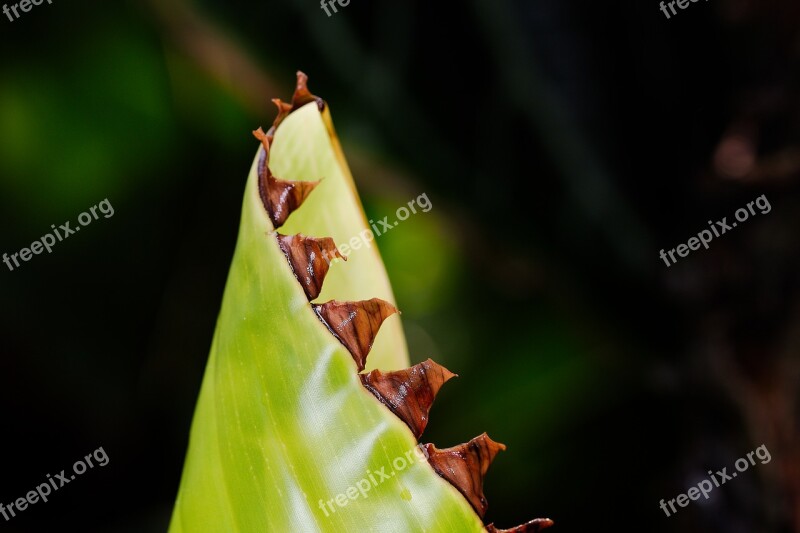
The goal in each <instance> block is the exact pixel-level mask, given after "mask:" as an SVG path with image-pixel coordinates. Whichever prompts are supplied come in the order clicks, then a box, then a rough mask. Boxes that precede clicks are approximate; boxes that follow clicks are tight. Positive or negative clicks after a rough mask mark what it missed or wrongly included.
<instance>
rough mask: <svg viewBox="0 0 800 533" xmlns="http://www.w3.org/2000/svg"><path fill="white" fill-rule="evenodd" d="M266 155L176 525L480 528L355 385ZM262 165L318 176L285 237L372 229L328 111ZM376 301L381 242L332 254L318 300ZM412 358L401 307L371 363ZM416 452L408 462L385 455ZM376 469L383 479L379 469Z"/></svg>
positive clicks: (287, 134)
mask: <svg viewBox="0 0 800 533" xmlns="http://www.w3.org/2000/svg"><path fill="white" fill-rule="evenodd" d="M258 161H259V157H258V156H257V157H256V160H255V161H254V163H253V166H252V168H251V170H250V175H249V178H248V180H247V186H246V189H245V197H244V202H243V208H242V218H241V226H240V229H239V237H238V242H237V246H236V251H235V253H234V258H233V262H232V265H231V270H230V274H229V277H228V282H227V285H226V288H225V294H224V297H223V302H222V309H221V311H220V315H219V319H218V323H217V329H216V331H215V335H214V340H213V342H212V346H211V354H210V357H209V361H208V366H207V369H206V373H205V377H204V379H203V384H202V388H201V391H200V397H199V400H198V404H197V409H196V412H195V417H194V421H193V425H192V431H191V437H190V443H189V451H188V455H187V458H186V463H185V466H184V472H183V478H182V481H181V485H180V489H179V492H178V498H177V501H176V504H175V510H174V513H173V517H172V522H171V524H170V532H171V533H198V532H200V533H204V532H229V533H243V532H248V533H249V532H258V533H263V532H264V531H279V532H289V531H303V532H306V531H333V532H339V531H362V530H366V531H398V532H408V531H430V532H437V531H447V532H454V531H458V532H469V531H481V530H482V529H483V525H482V522H481V520H480V518H479V517H478V516H477V514H476V513H475V511H474V510H473V509H472V507H471V506H470V504H469V503H468V502H467V500H466V499H465V498H464V497H463V496H462V495H461V493H460V492H459V491H458V490H457V489H456V488H455V487H453V486H452V485H450V484H449V483H448V482H447V481H445V480H444V479H443V478H442V477H440V476H439V475H437V473H436V472H435V471H434V469H433V468H432V467H431V465H430V464H428V463H427V462H426V461H425V460H424V459H418V458H417V456H416V455H411V456H409V452H410V451H412V450H414V449H415V448H416V447H417V441H416V439H415V437H414V435H413V434H412V433H411V431H410V430H409V428H408V427H407V426H406V425H405V424H404V423H403V422H402V421H401V420H400V419H399V418H397V416H395V415H394V414H393V413H392V412H391V411H390V410H389V408H388V407H387V406H385V405H384V404H382V403H381V401H380V400H379V399H378V398H376V396H375V395H373V394H372V393H371V392H370V391H368V390H367V389H366V388H365V387H364V386H362V383H361V379H360V378H359V376H358V374H357V368H356V363H355V361H354V360H353V357H352V356H351V354H350V352H348V350H347V349H346V348H345V347H344V346H343V345H342V343H340V342H339V341H338V340H337V339H336V337H334V336H333V335H332V334H331V331H329V330H328V328H327V327H326V326H325V325H324V324H323V322H322V321H321V320H320V319H319V318H318V316H317V315H316V313H315V312H314V310H313V309H312V306H311V304H310V303H309V301H308V298H307V296H306V293H305V292H304V290H303V287H302V285H301V284H300V283H299V282H298V280H297V279H296V278H295V276H294V274H293V272H292V268H291V267H290V265H289V262H288V261H287V256H286V255H284V253H283V251H282V250H281V247H280V246H279V244H278V239H277V238H276V234H275V230H276V228H274V227H273V224H272V222H271V220H270V218H269V216H268V214H267V212H266V211H265V208H264V205H263V203H262V201H261V198H260V196H259V189H258ZM269 165H270V168H271V170H272V172H273V174H274V175H275V176H277V177H279V178H281V179H285V180H319V179H321V182H320V183H319V185H318V186H317V187H316V188H315V189H314V191H313V192H311V193H310V194H309V196H308V198H307V199H306V201H305V203H303V205H302V206H301V207H300V208H299V209H298V210H296V211H295V212H294V213H293V214H292V215H291V216H289V218H288V220H287V221H286V223H285V224H284V225H283V226H282V227H281V228H280V233H281V234H283V235H293V234H296V233H302V234H304V235H308V236H312V237H320V238H321V237H332V238H333V240H334V242H335V243H337V244H339V245H341V244H343V243H346V242H348V241H349V240H350V239H351V238H353V237H355V236H357V235H358V234H359V233H360V232H361V231H364V230H366V229H367V227H368V222H367V220H366V219H365V216H364V213H363V210H362V208H361V204H360V201H359V199H358V196H357V194H356V191H355V186H354V184H353V180H352V177H351V175H350V172H349V170H348V168H347V165H346V163H345V160H344V157H343V155H342V153H341V150H340V148H339V144H338V141H337V139H336V136H335V134H334V132H333V128H332V125H331V121H330V116H329V114H328V109H327V106H325V109H324V110H323V111H322V112H320V110H319V107H318V105H317V103H315V102H311V103H308V104H306V105H304V106H302V107H301V108H299V109H297V110H295V111H294V112H292V113H291V114H290V115H289V116H288V117H286V118H285V119H284V120H283V121H282V122H281V123H280V126H279V127H278V128H277V131H276V132H275V137H274V142H273V144H272V150H271V153H270V159H269ZM374 297H378V298H382V299H384V300H387V301H389V302H394V299H393V295H392V292H391V288H390V286H389V282H388V279H387V276H386V272H385V269H384V267H383V264H382V263H381V260H380V257H379V255H378V252H377V249H376V248H375V247H374V246H372V247H369V248H361V249H359V250H355V251H353V253H351V254H350V256H349V257H348V261H347V262H343V261H335V262H334V263H332V264H331V268H330V271H329V272H328V275H327V278H326V279H325V282H324V284H323V286H322V292H321V293H320V295H319V297H318V298H317V299H315V300H314V302H315V303H322V302H327V301H329V300H341V301H348V300H368V299H371V298H374ZM407 366H408V356H407V353H406V344H405V340H404V337H403V333H402V328H401V324H400V320H399V317H398V316H397V315H393V316H391V317H389V318H388V319H386V321H385V322H384V324H383V326H382V328H381V330H380V333H379V334H378V335H377V337H376V339H375V342H374V345H373V347H372V350H371V352H370V353H369V358H368V359H367V370H371V369H373V368H380V369H381V370H384V371H388V370H396V369H400V368H403V367H407ZM409 457H412V458H414V459H412V461H413V462H411V464H410V465H408V466H405V467H404V468H402V469H400V468H395V467H393V466H392V462H393V461H395V459H397V458H406V459H409ZM397 464H400V463H399V462H397ZM382 469H383V470H382ZM381 470H382V471H383V472H385V473H386V474H390V477H389V478H388V479H384V478H382V477H379V476H376V475H374V474H375V473H376V472H379V471H381ZM370 475H372V476H371V477H370ZM364 479H374V480H376V481H377V480H380V481H379V482H378V483H375V484H373V483H372V482H370V489H369V490H368V491H365V492H364V493H363V494H361V493H359V494H358V496H357V497H355V498H354V499H351V498H347V503H346V504H345V505H343V506H340V505H336V504H334V505H333V508H334V509H335V512H331V507H327V508H326V509H325V510H323V508H322V507H324V506H325V503H322V506H321V505H320V502H328V501H330V500H332V499H334V498H336V496H337V495H339V494H346V493H347V491H348V489H350V488H351V487H356V485H357V483H358V482H359V481H361V480H364ZM363 486H364V484H362V487H363ZM352 492H353V491H352V490H351V491H350V494H352Z"/></svg>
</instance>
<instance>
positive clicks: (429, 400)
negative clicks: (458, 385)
mask: <svg viewBox="0 0 800 533" xmlns="http://www.w3.org/2000/svg"><path fill="white" fill-rule="evenodd" d="M455 376H456V374H453V373H452V372H450V371H449V370H447V369H446V368H445V367H443V366H442V365H440V364H438V363H437V362H435V361H433V360H432V359H428V360H427V361H424V362H422V363H419V364H418V365H414V366H412V367H411V368H406V369H404V370H397V371H395V372H386V373H383V372H381V371H380V370H373V371H372V372H370V373H369V374H362V375H361V376H360V377H361V382H362V383H363V384H364V386H365V387H366V388H367V390H368V391H370V392H371V393H372V394H374V395H375V396H377V398H378V399H379V400H380V401H381V402H383V403H384V404H385V405H386V406H387V407H388V408H389V409H391V411H392V412H393V413H394V414H396V415H397V416H398V417H400V419H401V420H402V421H403V422H405V423H406V424H407V425H408V427H409V428H411V431H412V432H413V433H414V436H415V437H416V438H417V439H419V437H420V436H421V435H422V432H423V431H425V426H427V425H428V413H429V412H430V410H431V406H432V405H433V401H434V400H435V399H436V394H437V393H438V392H439V389H440V388H441V387H442V385H444V383H445V382H447V381H448V380H450V378H453V377H455Z"/></svg>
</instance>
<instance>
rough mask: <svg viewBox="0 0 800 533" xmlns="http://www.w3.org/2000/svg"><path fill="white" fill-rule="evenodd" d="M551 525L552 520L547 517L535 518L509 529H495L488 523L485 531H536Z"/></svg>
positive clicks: (488, 532) (509, 532) (513, 532)
mask: <svg viewBox="0 0 800 533" xmlns="http://www.w3.org/2000/svg"><path fill="white" fill-rule="evenodd" d="M552 525H553V521H552V520H550V519H549V518H537V519H536V520H531V521H530V522H528V523H527V524H522V525H521V526H517V527H512V528H511V529H497V528H495V527H494V524H489V525H488V526H486V533H536V532H537V531H542V530H543V529H545V528H548V527H550V526H552Z"/></svg>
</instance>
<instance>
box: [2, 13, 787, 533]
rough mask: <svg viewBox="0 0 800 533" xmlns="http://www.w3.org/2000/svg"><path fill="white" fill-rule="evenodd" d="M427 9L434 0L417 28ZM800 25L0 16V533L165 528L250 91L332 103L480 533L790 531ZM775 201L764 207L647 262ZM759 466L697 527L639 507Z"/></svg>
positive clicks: (207, 335)
mask: <svg viewBox="0 0 800 533" xmlns="http://www.w3.org/2000/svg"><path fill="white" fill-rule="evenodd" d="M431 4H433V5H431ZM799 16H800V4H797V3H796V2H794V1H793V0H766V1H765V0H759V1H758V2H757V1H756V0H711V1H707V2H705V1H700V2H697V3H692V4H690V5H689V7H688V8H687V9H686V10H682V11H679V12H678V15H677V16H673V17H672V18H671V19H669V20H667V19H666V17H664V15H663V14H662V13H661V11H660V10H659V6H658V4H657V3H656V2H655V1H654V0H648V1H646V2H642V1H638V2H636V3H634V2H633V1H627V2H590V1H588V0H581V1H578V0H535V1H528V2H522V1H516V2H515V1H510V0H492V1H491V2H489V1H488V0H481V1H474V2H463V3H452V2H448V3H429V2H412V1H409V0H404V1H402V2H401V1H395V2H378V3H375V2H361V1H360V0H355V1H352V2H351V3H350V5H349V6H347V7H345V8H340V9H339V13H337V14H335V15H334V16H332V17H330V18H329V17H327V16H326V15H325V13H324V12H323V11H322V10H321V9H320V7H319V5H318V3H317V2H316V1H314V0H304V1H300V0H284V1H272V0H270V1H264V2H240V1H231V2H225V3H223V2H219V1H217V2H212V1H204V2H192V1H190V0H152V1H150V2H147V1H138V2H135V1H121V2H91V1H85V0H72V1H69V2H67V1H65V0H53V4H52V5H48V4H46V3H45V4H43V5H41V6H38V7H35V8H33V10H32V11H31V12H30V13H27V14H24V15H23V16H22V18H20V19H19V20H16V21H14V22H9V21H8V20H7V19H5V18H2V19H0V53H2V61H0V135H2V137H1V138H2V142H0V228H2V232H1V233H0V252H5V253H9V254H11V253H15V252H17V251H18V250H19V249H20V248H23V247H26V246H29V245H30V243H31V242H32V241H33V240H35V239H38V238H39V237H40V236H41V235H43V234H44V233H46V232H48V231H49V228H50V225H51V224H61V223H63V222H64V221H67V220H70V221H73V224H74V221H75V219H76V218H77V216H78V214H79V213H80V212H82V211H84V210H87V209H88V208H89V207H91V206H93V205H95V204H97V203H98V202H100V201H101V200H103V199H104V198H108V199H109V201H110V203H111V204H112V205H113V206H114V208H115V215H114V216H113V217H112V218H109V219H102V218H101V219H100V220H99V221H96V222H94V223H93V224H92V225H91V226H89V227H87V228H85V229H84V231H82V232H81V233H79V234H76V235H73V236H72V237H70V238H69V239H67V240H66V241H64V242H62V243H60V244H58V245H56V247H55V248H54V249H53V253H52V254H49V255H47V254H44V255H39V256H34V258H33V259H32V260H31V261H30V262H28V263H25V264H23V266H22V267H21V268H19V269H17V270H15V271H13V272H11V271H8V270H7V269H6V267H5V265H0V298H1V300H0V301H2V306H0V317H1V318H2V330H0V339H1V340H0V420H1V421H2V423H1V424H0V427H1V428H2V429H0V431H2V439H0V502H4V503H9V502H11V501H13V500H15V499H16V498H18V497H20V496H24V494H25V493H26V492H27V491H29V490H31V489H32V488H34V487H35V486H36V485H37V484H39V483H41V480H42V478H43V476H44V475H45V474H46V473H48V472H49V473H54V472H58V471H60V470H61V469H62V468H69V465H71V464H72V463H73V462H74V461H75V460H77V459H78V458H81V457H83V456H84V455H86V454H88V453H90V452H92V451H93V450H95V449H96V448H98V447H100V446H102V447H104V449H105V451H106V452H107V454H108V456H109V457H110V459H111V462H110V463H109V465H108V466H106V467H105V468H100V469H98V468H95V469H93V470H90V471H89V472H87V474H84V476H82V477H80V478H79V480H76V482H74V483H72V484H70V485H69V486H68V487H65V488H63V489H62V490H61V491H59V492H57V493H55V494H54V495H53V496H52V497H51V501H50V502H48V503H46V504H43V503H38V504H36V505H34V506H32V507H29V508H28V509H27V510H26V511H25V512H23V513H21V515H19V516H18V517H17V518H15V519H13V520H12V521H10V522H4V521H0V530H2V531H12V532H29V531H31V532H32V531H36V532H39V531H48V532H49V531H81V532H95V531H98V532H100V531H102V532H108V531H110V532H140V531H154V532H158V531H165V530H166V527H167V524H168V521H169V517H170V513H171V509H172V504H173V501H174V497H175V494H176V492H177V487H178V482H179V479H180V473H181V468H182V464H183V456H184V453H185V450H186V445H187V439H188V430H189V425H190V421H191V416H192V412H193V409H194V403H195V400H196V397H197V393H198V389H199V385H200V380H201V377H202V372H203V369H204V366H205V362H206V357H207V354H208V349H209V345H210V341H211V335H212V332H213V328H214V324H215V321H216V314H217V312H218V310H219V304H220V298H221V295H222V291H223V289H224V285H225V279H226V275H227V269H228V266H229V264H230V259H231V256H232V252H233V248H234V245H235V239H236V231H237V225H238V221H239V210H240V207H241V197H242V192H243V187H244V183H245V178H246V175H247V171H248V169H249V167H250V163H251V160H252V157H253V154H254V151H255V149H256V141H255V140H254V139H253V138H252V137H251V134H250V131H251V130H252V129H254V128H256V127H257V126H259V125H264V126H267V125H269V124H270V123H271V122H272V119H273V117H274V109H273V107H272V104H270V103H269V98H271V97H281V98H283V99H287V98H288V97H289V96H290V95H291V89H292V87H293V82H294V72H295V70H297V69H302V70H304V71H305V72H306V73H308V74H309V75H310V78H311V80H310V86H311V88H312V91H314V92H315V93H316V94H319V95H321V96H323V97H324V98H325V99H326V100H327V101H328V102H329V104H330V106H331V109H332V113H333V118H334V121H335V124H336V126H337V130H338V132H339V134H340V136H341V137H342V141H343V144H344V149H345V153H346V155H347V157H348V160H349V162H350V164H351V167H352V169H353V173H354V175H355V178H356V182H357V185H358V187H359V190H360V192H361V194H362V197H363V199H364V202H365V205H366V208H367V211H368V214H369V215H370V216H373V217H378V218H382V217H383V216H384V215H388V214H392V213H393V212H394V210H395V209H396V208H397V207H398V206H401V205H404V204H405V203H406V202H407V201H408V200H410V199H411V198H415V197H416V196H418V195H419V194H421V193H423V192H425V193H426V194H427V195H428V197H429V198H430V200H431V202H432V204H433V209H432V210H431V211H430V212H429V213H426V214H418V215H416V216H415V217H412V218H411V219H409V220H408V221H407V222H404V223H403V225H402V226H399V227H398V228H396V229H395V230H394V231H393V232H392V233H391V234H388V235H386V236H384V237H382V238H380V239H379V240H378V246H379V248H380V250H381V253H382V254H383V256H384V259H385V261H386V264H387V269H388V271H389V275H390V278H391V279H392V283H393V287H394V291H395V294H396V297H397V299H398V303H399V306H400V308H401V309H402V310H403V312H404V315H403V319H404V324H405V327H406V330H407V334H408V338H409V344H410V348H411V353H412V359H413V362H418V361H421V360H424V359H425V358H427V357H428V356H431V357H433V358H435V359H436V360H438V361H440V362H442V363H443V364H445V365H446V366H448V367H449V368H450V369H452V370H454V371H456V372H458V373H459V375H460V376H461V377H460V378H459V379H458V380H456V381H454V382H452V383H451V384H449V385H448V386H447V387H446V388H445V389H444V390H443V391H442V394H440V396H439V399H438V400H437V404H436V406H435V408H434V411H433V413H432V423H431V425H430V426H429V429H428V431H427V432H426V435H425V437H424V440H425V441H430V442H434V443H436V444H437V445H438V446H439V447H444V446H450V445H453V444H456V443H459V442H464V441H466V440H468V439H469V438H471V437H473V436H475V435H477V434H479V433H481V432H483V431H488V432H489V434H490V435H491V436H492V437H493V438H495V439H496V440H499V441H501V442H504V443H506V444H507V445H508V446H509V449H508V451H507V452H505V453H504V454H502V455H501V456H499V457H498V459H497V460H496V461H495V464H494V465H493V466H492V468H491V470H490V472H489V476H488V479H487V481H486V495H487V497H488V499H489V502H490V510H489V514H488V516H487V521H492V520H494V521H495V522H496V523H497V525H498V526H501V527H510V526H512V525H515V524H518V523H521V522H523V521H526V520H528V519H530V518H534V517H537V516H548V517H550V518H553V519H554V520H556V522H557V525H556V529H554V530H553V531H554V532H556V531H611V530H623V531H684V532H695V531H697V532H701V531H702V532H717V531H719V532H753V531H769V532H785V531H800V510H798V509H800V411H799V410H798V408H799V407H800V401H799V398H798V384H799V383H800V361H799V360H798V355H800V305H798V304H800V301H799V300H798V272H800V270H799V269H798V266H800V265H799V263H800V261H799V260H800V257H798V250H799V249H800V248H799V247H798V244H800V243H799V242H798V241H799V240H800V234H798V227H800V224H798V222H800V220H799V219H800V216H798V215H799V214H800V210H799V209H798V207H800V189H799V188H798V176H799V175H800V145H799V144H798V143H799V141H800V131H798V118H799V117H798V115H799V114H800V105H799V103H800V100H799V99H798V81H799V80H798V60H799V59H800V35H798V24H799V23H800V18H799ZM761 194H766V196H767V198H768V200H769V202H770V204H771V206H772V211H771V212H770V213H769V214H766V215H761V214H759V215H757V216H754V217H751V219H750V220H748V221H747V222H746V223H742V224H740V225H739V227H737V228H736V229H735V230H733V231H731V232H729V233H728V234H726V235H724V236H722V237H720V238H718V239H715V240H713V241H712V243H711V245H710V246H711V247H710V250H707V251H706V250H702V249H701V250H700V251H697V252H693V253H691V254H690V255H689V256H688V257H686V258H683V259H680V260H679V262H678V263H677V264H676V265H674V266H671V267H669V268H667V266H666V265H665V264H664V263H663V262H662V261H661V259H660V258H659V256H658V253H659V250H660V249H662V248H665V249H667V250H669V249H671V248H675V247H676V246H677V245H678V244H680V243H685V242H686V241H687V240H688V239H689V238H690V237H692V236H694V235H696V234H697V233H698V232H699V231H701V230H703V229H705V228H706V227H707V222H706V221H707V220H719V219H721V218H722V217H723V216H727V217H728V219H729V221H730V220H731V219H732V217H733V213H734V211H735V210H736V209H737V208H739V207H743V206H745V205H746V203H747V202H749V201H752V200H755V198H756V197H757V196H760V195H761ZM761 444H765V445H766V446H767V448H768V449H769V451H770V453H771V455H772V461H771V462H770V463H768V464H765V465H762V464H760V463H757V465H756V466H753V467H751V468H750V469H749V470H748V471H747V472H746V473H744V474H740V475H739V477H738V478H737V479H735V480H732V481H731V482H729V483H728V484H726V485H725V486H724V487H722V488H720V489H716V490H715V491H714V492H712V493H711V497H710V499H709V500H708V502H706V503H705V504H701V503H700V502H696V503H692V504H690V505H689V507H687V508H685V509H680V511H679V512H678V514H677V515H676V516H673V517H670V518H667V517H666V516H665V515H664V514H663V512H662V511H661V510H660V509H659V507H658V502H659V500H661V499H662V498H664V499H667V500H669V499H671V498H675V497H676V496H677V495H678V494H679V493H685V492H686V491H687V489H688V488H689V487H690V486H692V485H695V484H696V483H697V482H698V481H699V480H700V479H702V478H703V477H705V475H706V474H705V472H706V471H707V470H709V469H713V470H719V469H721V468H722V467H725V466H727V467H728V469H729V470H731V469H732V465H733V462H734V461H735V460H736V458H738V457H742V456H744V455H745V454H746V453H747V452H749V451H751V450H753V449H755V448H756V447H757V446H759V445H761Z"/></svg>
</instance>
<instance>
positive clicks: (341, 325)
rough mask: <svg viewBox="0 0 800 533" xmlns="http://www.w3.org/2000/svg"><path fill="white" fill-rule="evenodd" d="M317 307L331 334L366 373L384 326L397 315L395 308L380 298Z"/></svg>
mask: <svg viewBox="0 0 800 533" xmlns="http://www.w3.org/2000/svg"><path fill="white" fill-rule="evenodd" d="M313 307H314V311H315V312H316V313H317V316H318V317H319V318H320V319H321V320H322V322H323V323H324V324H325V325H326V326H328V329H329V330H331V333H333V335H334V336H335V337H336V338H337V339H339V341H340V342H341V343H342V344H344V345H345V346H346V347H347V349H348V350H350V354H351V355H352V356H353V360H355V362H356V365H357V366H358V371H359V372H360V371H362V370H364V366H365V365H366V362H367V355H368V354H369V351H370V350H371V349H372V343H373V342H374V341H375V336H376V335H377V334H378V330H379V329H380V327H381V324H383V321H384V320H386V319H387V318H388V317H389V316H391V315H393V314H394V313H396V312H397V308H396V307H395V306H393V305H392V304H390V303H389V302H387V301H385V300H381V299H380V298H372V299H371V300H363V301H360V302H337V301H335V300H334V301H330V302H326V303H324V304H319V305H314V306H313Z"/></svg>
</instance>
